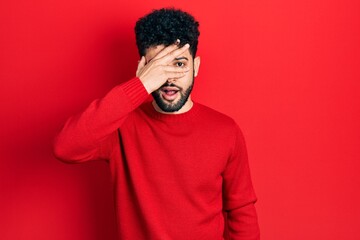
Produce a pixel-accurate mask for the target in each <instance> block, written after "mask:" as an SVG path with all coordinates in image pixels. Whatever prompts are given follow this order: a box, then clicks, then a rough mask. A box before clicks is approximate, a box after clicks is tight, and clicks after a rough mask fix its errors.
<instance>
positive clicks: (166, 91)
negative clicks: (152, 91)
mask: <svg viewBox="0 0 360 240" xmlns="http://www.w3.org/2000/svg"><path fill="white" fill-rule="evenodd" d="M178 92H179V89H177V88H169V87H164V88H162V89H161V95H162V97H163V98H164V99H165V100H168V101H173V100H175V98H176V97H177V95H178Z"/></svg>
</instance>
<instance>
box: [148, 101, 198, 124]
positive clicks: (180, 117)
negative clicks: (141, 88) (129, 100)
mask: <svg viewBox="0 0 360 240" xmlns="http://www.w3.org/2000/svg"><path fill="white" fill-rule="evenodd" d="M141 108H142V109H143V111H144V112H145V113H146V114H147V115H148V116H149V117H151V118H155V119H158V120H161V121H165V122H186V121H189V120H190V121H191V120H194V118H197V115H198V113H199V109H200V104H199V103H197V102H195V101H194V100H193V106H192V107H191V108H190V110H189V111H187V112H184V113H179V114H165V113H160V112H158V111H156V110H155V108H154V106H153V105H152V101H148V102H145V103H144V104H142V105H141Z"/></svg>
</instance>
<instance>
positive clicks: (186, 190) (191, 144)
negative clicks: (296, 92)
mask: <svg viewBox="0 0 360 240" xmlns="http://www.w3.org/2000/svg"><path fill="white" fill-rule="evenodd" d="M147 97H148V93H147V92H146V89H145V88H144V85H143V84H142V82H141V81H140V79H139V78H133V79H131V80H129V81H128V82H125V83H123V84H121V85H119V86H116V87H115V88H113V89H112V90H111V91H110V92H109V93H108V94H107V95H106V96H105V97H104V98H102V99H98V100H95V101H93V102H92V103H91V104H90V105H89V106H88V107H87V108H86V109H85V111H83V112H82V113H81V114H79V115H76V116H73V117H71V118H70V119H68V121H67V122H66V124H65V126H64V127H63V129H62V131H61V132H60V133H59V135H58V136H57V138H56V140H55V145H54V151H55V155H56V156H57V157H58V158H59V159H62V160H63V161H66V162H71V163H78V162H85V161H89V160H98V159H104V160H106V161H108V163H109V166H110V168H111V173H112V179H113V183H114V186H115V191H116V192H115V198H116V199H115V204H116V209H117V224H118V232H119V239H121V240H125V239H126V240H192V239H193V240H221V239H227V240H258V239H259V228H258V222H257V215H256V211H255V207H254V203H255V202H256V196H255V193H254V190H253V187H252V183H251V179H250V172H249V165H248V159H247V152H246V147H245V142H244V138H243V135H242V133H241V130H240V129H239V127H238V125H237V124H236V123H235V122H234V120H232V119H231V118H230V117H228V116H226V115H224V114H222V113H219V112H217V111H215V110H213V109H211V108H209V107H206V106H204V105H202V104H200V103H197V102H194V105H193V107H192V108H191V109H190V110H189V111H187V112H185V113H181V114H162V113H159V112H157V111H156V110H155V109H154V107H153V106H152V104H151V102H148V101H145V100H146V99H147Z"/></svg>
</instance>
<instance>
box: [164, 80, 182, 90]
mask: <svg viewBox="0 0 360 240" xmlns="http://www.w3.org/2000/svg"><path fill="white" fill-rule="evenodd" d="M162 87H177V88H178V89H179V90H180V91H182V88H181V87H179V86H177V85H175V84H174V83H169V82H166V83H164V84H163V85H162V86H161V87H160V88H162ZM160 88H159V89H160Z"/></svg>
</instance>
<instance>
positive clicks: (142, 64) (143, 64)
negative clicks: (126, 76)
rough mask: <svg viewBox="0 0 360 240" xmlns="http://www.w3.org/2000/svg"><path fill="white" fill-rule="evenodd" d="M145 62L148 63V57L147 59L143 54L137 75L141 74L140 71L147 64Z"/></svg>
mask: <svg viewBox="0 0 360 240" xmlns="http://www.w3.org/2000/svg"><path fill="white" fill-rule="evenodd" d="M145 63H146V59H145V57H144V56H142V57H141V59H140V61H139V64H138V67H137V70H136V76H137V77H138V76H139V73H140V71H141V69H142V68H143V67H144V66H145Z"/></svg>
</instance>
